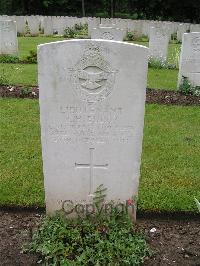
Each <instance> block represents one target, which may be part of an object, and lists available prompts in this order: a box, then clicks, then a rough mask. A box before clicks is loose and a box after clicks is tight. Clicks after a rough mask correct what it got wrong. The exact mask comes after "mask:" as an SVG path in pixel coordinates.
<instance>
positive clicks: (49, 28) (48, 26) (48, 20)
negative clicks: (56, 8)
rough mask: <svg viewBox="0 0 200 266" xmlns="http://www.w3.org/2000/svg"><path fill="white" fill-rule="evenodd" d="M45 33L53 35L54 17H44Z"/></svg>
mask: <svg viewBox="0 0 200 266" xmlns="http://www.w3.org/2000/svg"><path fill="white" fill-rule="evenodd" d="M43 26H44V35H45V36H50V35H53V20H52V17H44V19H43Z"/></svg>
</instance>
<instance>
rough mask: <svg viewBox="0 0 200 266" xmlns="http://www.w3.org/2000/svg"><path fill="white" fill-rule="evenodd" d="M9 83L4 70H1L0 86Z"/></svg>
mask: <svg viewBox="0 0 200 266" xmlns="http://www.w3.org/2000/svg"><path fill="white" fill-rule="evenodd" d="M8 83H9V80H8V78H7V76H6V74H5V69H4V68H3V69H2V70H1V72H0V85H1V86H2V85H7V84H8Z"/></svg>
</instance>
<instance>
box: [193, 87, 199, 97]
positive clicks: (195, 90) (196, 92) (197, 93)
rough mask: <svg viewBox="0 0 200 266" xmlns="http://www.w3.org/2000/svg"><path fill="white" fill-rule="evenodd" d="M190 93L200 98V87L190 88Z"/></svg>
mask: <svg viewBox="0 0 200 266" xmlns="http://www.w3.org/2000/svg"><path fill="white" fill-rule="evenodd" d="M191 93H192V95H194V96H200V86H194V87H191Z"/></svg>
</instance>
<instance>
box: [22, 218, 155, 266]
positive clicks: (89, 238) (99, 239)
mask: <svg viewBox="0 0 200 266" xmlns="http://www.w3.org/2000/svg"><path fill="white" fill-rule="evenodd" d="M23 250H24V251H26V252H31V253H36V254H38V255H39V256H40V259H41V262H42V263H44V265H63V266H64V265H83V266H84V265H85V266H86V265H91V266H92V265H94V266H95V265H99V266H100V265H141V264H142V263H143V261H144V259H145V257H147V256H150V255H151V252H150V250H149V247H148V245H147V243H146V240H145V238H144V236H143V235H142V234H140V233H138V232H136V230H135V229H134V227H133V224H132V221H131V220H130V218H129V216H128V215H127V216H118V215H116V214H113V215H112V216H104V217H103V218H102V217H101V219H99V217H96V216H89V217H85V218H80V217H79V218H76V219H67V218H66V217H64V216H63V215H58V214H57V215H56V216H54V217H46V218H44V220H43V221H42V224H41V226H40V228H39V229H37V231H35V232H34V234H33V237H32V242H31V243H30V244H29V245H27V246H26V247H24V248H23Z"/></svg>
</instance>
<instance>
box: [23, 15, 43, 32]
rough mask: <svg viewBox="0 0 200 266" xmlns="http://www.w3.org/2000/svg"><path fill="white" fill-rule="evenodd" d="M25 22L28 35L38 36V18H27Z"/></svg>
mask: <svg viewBox="0 0 200 266" xmlns="http://www.w3.org/2000/svg"><path fill="white" fill-rule="evenodd" d="M26 21H27V23H28V28H29V30H30V34H32V35H38V34H39V33H40V31H39V28H40V19H39V17H38V16H27V17H26Z"/></svg>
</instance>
